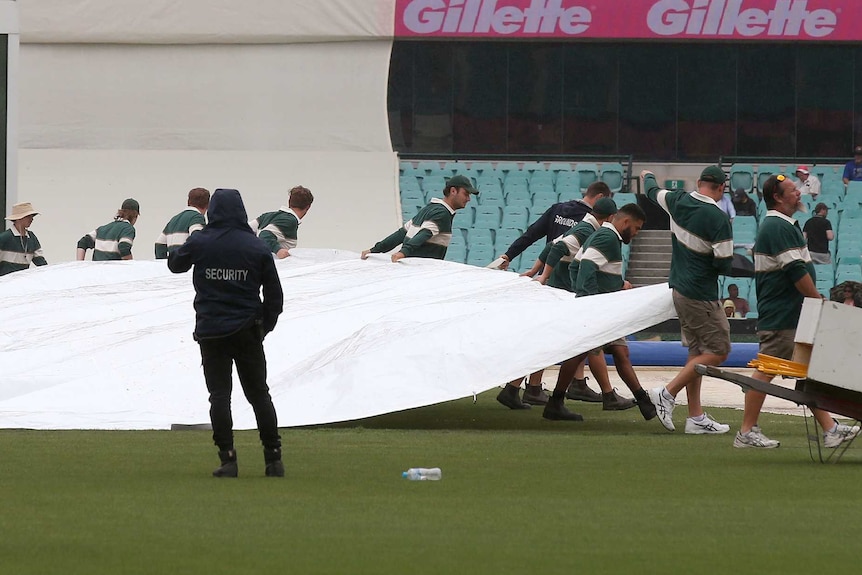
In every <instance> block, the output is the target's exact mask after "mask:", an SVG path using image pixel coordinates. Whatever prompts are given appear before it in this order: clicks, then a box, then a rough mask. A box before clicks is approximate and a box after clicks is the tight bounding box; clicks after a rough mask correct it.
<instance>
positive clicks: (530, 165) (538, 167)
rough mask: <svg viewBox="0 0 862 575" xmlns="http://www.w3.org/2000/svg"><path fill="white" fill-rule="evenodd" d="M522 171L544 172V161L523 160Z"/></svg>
mask: <svg viewBox="0 0 862 575" xmlns="http://www.w3.org/2000/svg"><path fill="white" fill-rule="evenodd" d="M521 171H522V172H529V173H531V174H532V173H534V172H544V171H545V163H544V162H524V165H523V166H521Z"/></svg>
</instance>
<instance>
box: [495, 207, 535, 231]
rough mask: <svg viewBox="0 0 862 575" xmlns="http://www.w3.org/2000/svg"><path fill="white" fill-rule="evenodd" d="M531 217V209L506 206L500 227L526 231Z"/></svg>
mask: <svg viewBox="0 0 862 575" xmlns="http://www.w3.org/2000/svg"><path fill="white" fill-rule="evenodd" d="M529 217H530V212H529V209H528V208H526V207H524V206H512V205H509V206H506V207H504V208H503V218H502V221H501V222H500V227H501V228H517V229H521V230H523V229H526V228H527V221H528V220H529Z"/></svg>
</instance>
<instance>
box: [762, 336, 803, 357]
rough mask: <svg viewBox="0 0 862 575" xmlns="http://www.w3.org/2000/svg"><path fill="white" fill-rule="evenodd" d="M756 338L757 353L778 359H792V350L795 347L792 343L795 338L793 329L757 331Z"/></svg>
mask: <svg viewBox="0 0 862 575" xmlns="http://www.w3.org/2000/svg"><path fill="white" fill-rule="evenodd" d="M757 337H759V338H760V348H759V349H758V352H759V353H763V354H766V355H771V356H772V357H777V358H780V359H793V348H794V347H796V343H795V342H794V341H793V340H794V338H795V337H796V330H795V329H779V330H768V331H758V332H757Z"/></svg>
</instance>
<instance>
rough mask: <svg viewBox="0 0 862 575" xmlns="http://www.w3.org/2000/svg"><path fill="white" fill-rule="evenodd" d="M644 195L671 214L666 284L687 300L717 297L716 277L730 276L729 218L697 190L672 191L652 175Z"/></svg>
mask: <svg viewBox="0 0 862 575" xmlns="http://www.w3.org/2000/svg"><path fill="white" fill-rule="evenodd" d="M644 187H645V188H646V195H647V197H649V199H650V200H652V201H653V202H655V203H656V204H658V205H659V206H660V207H661V208H662V209H663V210H664V211H665V212H667V213H668V214H669V215H670V227H671V232H673V238H672V240H671V243H672V245H673V248H672V249H673V252H672V255H671V264H670V277H669V278H668V284H670V287H672V288H673V289H675V290H677V291H678V292H679V293H681V294H682V295H684V296H685V297H687V298H689V299H694V300H701V301H715V300H717V299H718V297H719V294H718V276H720V275H729V274H730V272H731V267H732V266H731V264H732V262H733V230H732V229H731V227H730V218H728V217H727V214H725V213H724V212H723V211H722V209H721V208H719V207H718V204H717V203H715V201H714V200H713V199H712V198H710V197H709V196H705V195H703V194H701V193H698V192H683V191H679V192H671V191H670V190H664V189H662V188H660V187H659V185H658V184H657V183H656V181H655V177H653V176H652V175H649V176H647V177H646V178H644Z"/></svg>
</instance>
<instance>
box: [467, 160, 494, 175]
mask: <svg viewBox="0 0 862 575" xmlns="http://www.w3.org/2000/svg"><path fill="white" fill-rule="evenodd" d="M470 169H471V170H473V171H474V172H476V173H477V174H479V176H487V175H488V174H491V173H493V172H494V171H495V169H494V164H492V163H491V162H473V163H471V164H470Z"/></svg>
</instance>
